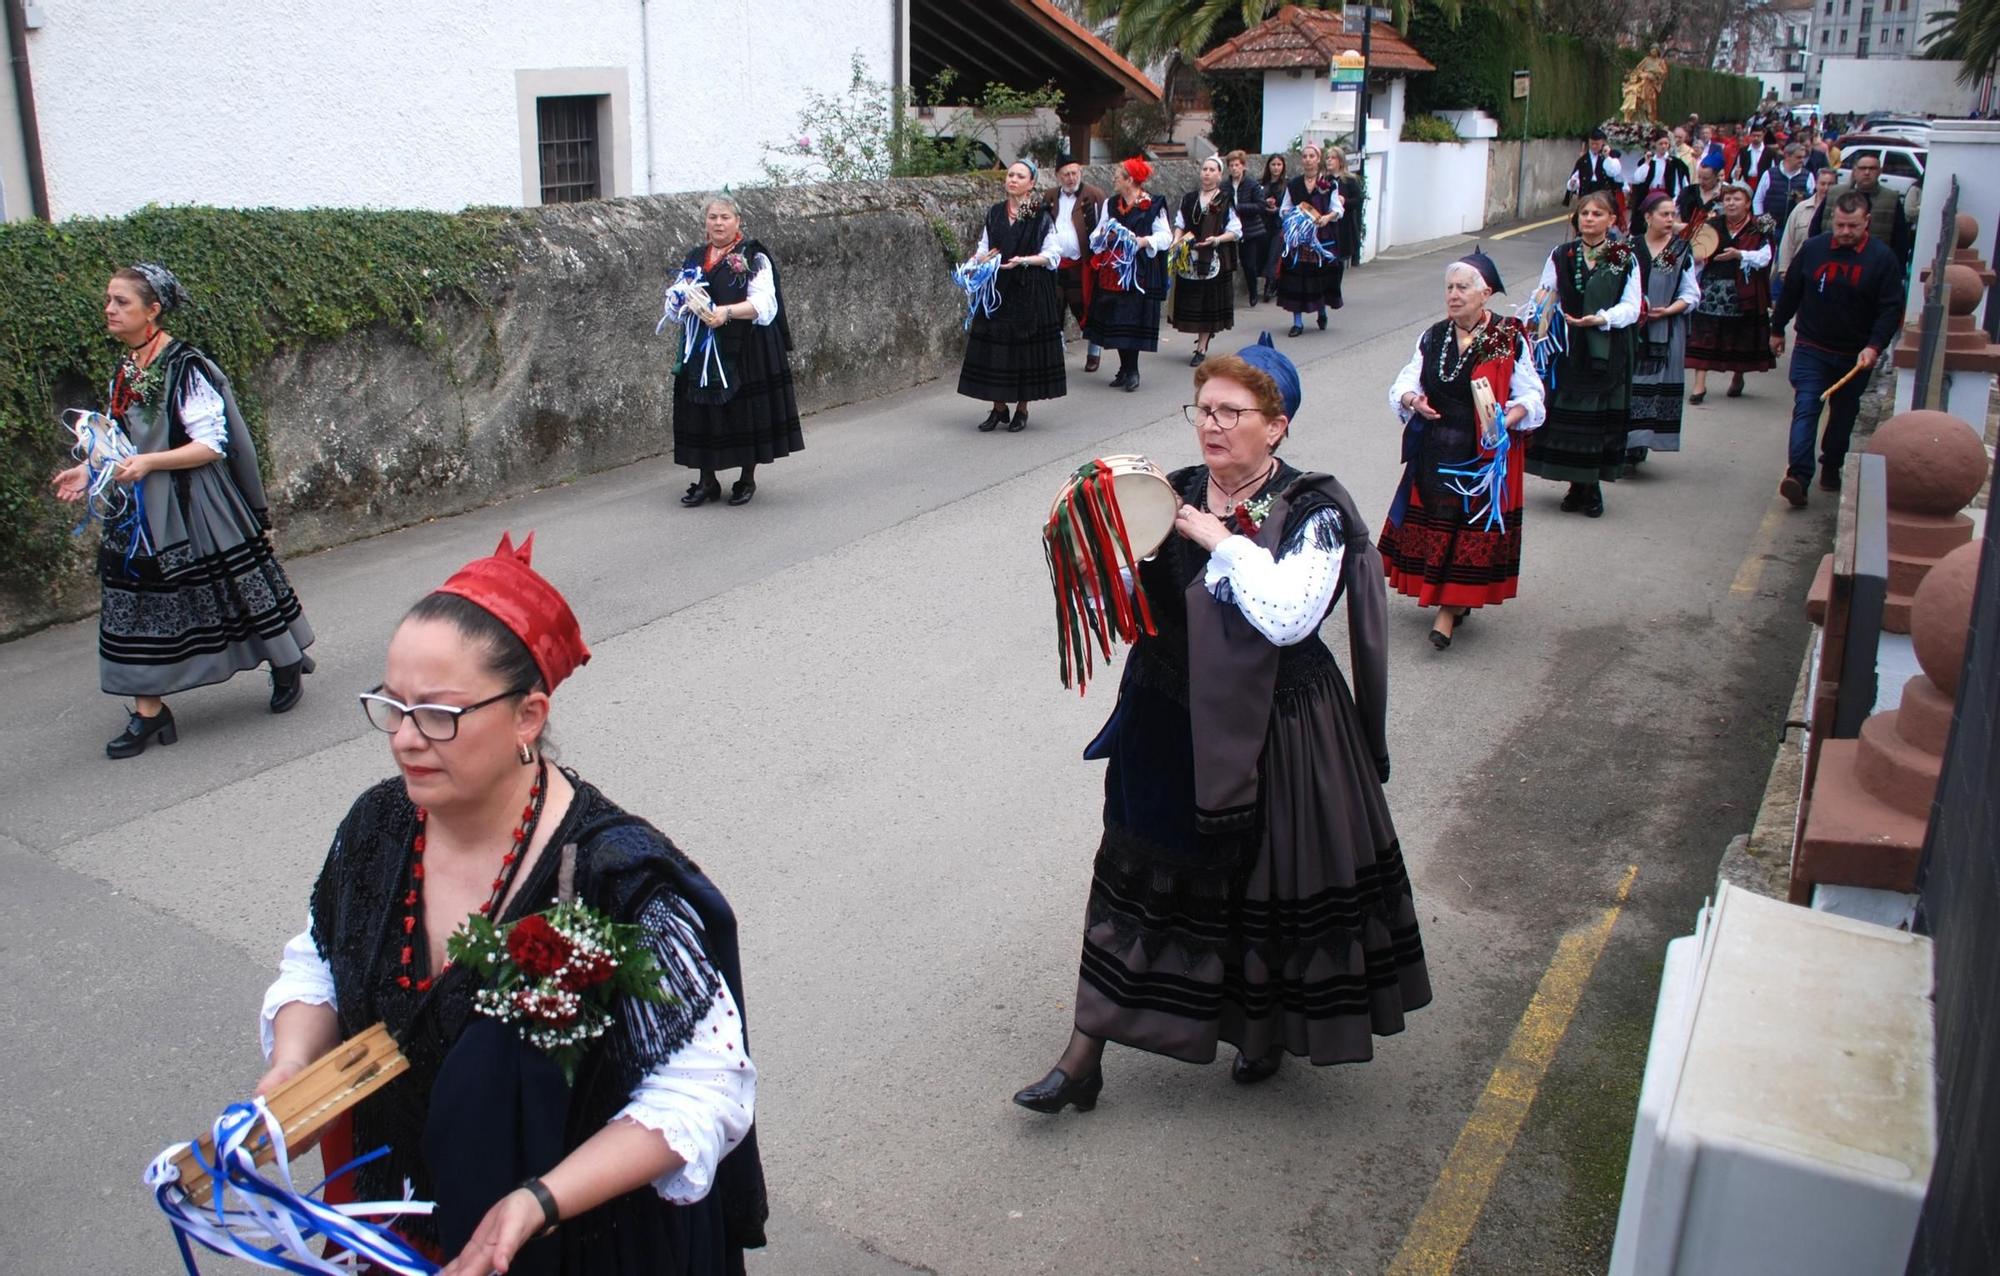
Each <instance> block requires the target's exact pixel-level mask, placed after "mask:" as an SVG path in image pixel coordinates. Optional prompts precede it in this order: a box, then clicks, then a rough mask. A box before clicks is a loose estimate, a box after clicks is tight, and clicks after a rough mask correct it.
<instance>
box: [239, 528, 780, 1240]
mask: <svg viewBox="0 0 2000 1276" xmlns="http://www.w3.org/2000/svg"><path fill="white" fill-rule="evenodd" d="M529 539H530V541H532V539H533V538H532V537H530V538H529ZM528 555H529V543H528V542H524V543H523V544H522V545H521V547H520V548H519V549H518V550H516V549H515V548H514V546H513V545H512V544H511V542H510V541H509V540H507V539H502V540H501V542H500V548H499V550H498V551H497V552H495V553H494V555H493V556H491V557H489V558H482V559H478V560H475V561H474V562H472V563H470V564H468V565H467V566H466V567H465V568H464V569H463V570H462V571H460V572H459V573H458V574H457V575H455V576H453V577H452V578H451V579H450V580H448V581H446V582H445V583H444V585H443V586H441V587H440V588H439V589H438V590H437V591H436V592H434V593H432V594H430V595H428V596H426V597H425V598H423V599H422V600H421V601H419V602H418V603H417V605H416V606H415V607H413V608H411V610H410V612H409V614H408V615H407V616H405V617H404V618H403V622H402V624H401V625H399V626H398V627H397V629H396V632H395V635H394V637H392V638H391V639H390V642H389V650H388V658H387V660H386V662H385V663H384V666H383V675H382V682H381V684H380V685H379V686H377V687H376V688H375V689H374V690H372V691H370V692H368V693H367V694H365V695H363V696H362V697H361V707H362V709H363V711H364V712H365V713H366V714H367V717H368V721H369V722H370V723H371V724H372V725H373V726H375V727H377V728H378V729H380V730H382V731H383V732H385V733H387V734H388V736H389V752H390V756H391V757H392V758H393V759H394V761H395V763H396V767H397V770H398V771H399V772H400V774H399V775H398V776H397V777H396V778H393V779H389V780H384V781H382V782H381V783H380V784H377V785H376V786H374V787H373V788H371V789H369V790H368V791H367V792H366V793H364V794H362V795H361V797H360V799H359V800H357V801H356V802H355V803H354V805H353V807H352V808H351V809H350V810H349V811H348V813H347V817H346V819H344V820H342V821H341V825H340V829H339V831H338V833H336V835H335V837H334V840H333V847H332V849H331V850H330V851H329V852H328V854H327V858H326V865H325V867H324V868H323V869H322V870H321V872H320V876H319V881H318V884H317V885H316V886H315V887H314V888H313V892H312V899H311V908H310V924H309V925H308V927H307V929H306V930H305V931H304V932H303V933H301V934H300V935H298V936H297V937H296V938H294V939H293V940H292V941H291V943H289V944H287V945H286V947H285V953H284V958H283V961H282V963H281V965H280V969H279V975H278V980H277V982H276V983H274V984H273V985H272V986H271V988H270V990H269V992H267V993H266V994H265V999H264V1016H263V1041H264V1053H265V1057H266V1059H267V1060H268V1061H269V1064H270V1068H269V1071H268V1072H266V1073H265V1075H264V1078H263V1080H262V1081H261V1082H260V1083H259V1084H258V1092H259V1093H260V1094H261V1093H267V1092H268V1091H270V1090H271V1089H272V1088H274V1087H276V1086H278V1085H280V1084H282V1083H283V1082H285V1081H286V1080H289V1079H290V1078H291V1077H292V1076H294V1075H296V1074H297V1073H298V1072H299V1071H300V1070H301V1069H303V1068H304V1067H305V1066H306V1065H307V1064H309V1063H311V1062H312V1061H313V1060H314V1059H317V1058H318V1057H319V1056H321V1055H323V1054H325V1053H326V1052H328V1051H329V1050H331V1049H333V1048H334V1047H335V1046H336V1045H338V1044H339V1043H340V1042H341V1041H343V1040H345V1039H347V1038H349V1037H352V1036H355V1035H356V1034H358V1033H360V1032H362V1031H363V1030H365V1029H367V1028H368V1027H370V1026H371V1025H373V1024H376V1023H378V1022H379V1023H385V1024H386V1025H387V1026H388V1029H389V1031H390V1033H391V1035H393V1036H394V1037H395V1039H396V1041H397V1044H398V1045H399V1046H400V1047H401V1049H402V1052H403V1054H404V1055H405V1056H406V1057H407V1058H408V1059H409V1061H410V1069H409V1071H408V1072H407V1073H405V1074H404V1075H403V1076H401V1077H399V1078H398V1079H396V1080H395V1081H393V1082H391V1083H390V1084H389V1085H388V1086H386V1087H384V1088H383V1089H382V1090H381V1091H379V1092H377V1093H376V1094H374V1095H372V1096H371V1097H369V1098H368V1099H366V1100H364V1101H363V1102H362V1103H361V1104H360V1105H359V1106H358V1107H356V1108H355V1109H354V1111H353V1113H352V1114H351V1115H352V1117H353V1126H352V1133H353V1140H354V1145H355V1147H356V1149H358V1150H359V1151H362V1152H369V1151H373V1150H374V1149H376V1148H386V1149H387V1153H386V1155H384V1156H382V1157H380V1158H378V1159H377V1160H375V1161H372V1162H370V1163H369V1164H366V1165H363V1166H361V1167H360V1168H359V1169H358V1170H356V1171H355V1173H354V1184H355V1190H356V1191H357V1193H358V1194H359V1195H360V1196H361V1197H362V1198H364V1199H370V1200H379V1199H397V1198H400V1197H401V1196H403V1194H404V1189H403V1184H404V1183H405V1182H408V1183H409V1184H410V1185H411V1188H412V1189H413V1191H414V1193H415V1195H416V1197H417V1198H419V1199H422V1200H430V1201H436V1202H437V1204H438V1209H437V1213H436V1214H435V1215H432V1216H429V1217H425V1216H421V1215H410V1216H406V1218H405V1220H404V1222H403V1223H402V1224H401V1227H402V1229H403V1230H404V1231H405V1233H406V1235H407V1236H408V1239H410V1240H411V1241H412V1242H413V1243H414V1244H416V1245H418V1246H419V1247H420V1248H423V1249H425V1250H427V1251H431V1252H433V1253H434V1255H435V1256H436V1257H437V1258H438V1259H439V1260H440V1261H442V1260H444V1259H448V1258H449V1259H453V1260H454V1261H452V1262H451V1264H450V1265H449V1266H448V1267H447V1268H446V1269H445V1271H446V1273H447V1274H448V1276H464V1274H465V1273H476V1274H477V1276H486V1274H487V1273H489V1272H492V1271H495V1270H506V1271H510V1272H515V1273H523V1272H546V1273H590V1274H591V1276H598V1274H599V1273H620V1272H641V1271H644V1272H666V1271H671V1272H676V1273H688V1274H690V1276H709V1274H711V1273H713V1274H715V1276H721V1274H723V1273H740V1272H741V1271H742V1270H743V1253H742V1251H743V1250H744V1249H745V1248H751V1247H755V1246H757V1245H761V1244H762V1243H763V1221H764V1214H765V1206H764V1185H763V1171H762V1169H761V1168H760V1166H759V1163H758V1158H757V1150H756V1143H755V1134H754V1131H753V1130H752V1128H751V1120H752V1114H753V1108H754V1104H755V1094H756V1076H757V1074H756V1069H755V1068H754V1067H753V1066H752V1065H751V1063H750V1060H749V1057H748V1043H747V1041H746V1039H745V1035H744V1026H743V1015H742V1010H741V997H742V982H741V978H740V973H739V970H738V966H737V954H736V923H735V918H734V915H733V914H732V913H731V912H730V910H729V905H728V904H727V902H726V901H724V900H723V898H722V896H721V894H720V893H719V892H717V891H716V889H715V887H714V886H713V885H711V884H710V883H709V881H708V879H707V878H706V877H704V876H703V875H702V873H701V871H700V870H699V869H698V868H696V867H695V866H694V864H693V863H691V862H690V861H689V860H688V859H687V858H686V857H685V856H683V855H682V854H681V853H680V851H678V850H677V849H675V847H674V845H673V843H672V842H670V841H668V840H667V838H666V837H665V836H664V835H662V834H661V833H659V832H658V831H657V830H655V829H654V828H653V827H652V826H651V825H649V824H647V823H646V822H645V821H644V820H642V819H640V818H638V817H636V816H632V815H627V814H626V813H625V812H623V811H621V810H620V809H619V808H618V807H617V806H616V805H614V804H613V803H612V802H611V800H610V799H609V798H607V797H605V796H604V795H603V794H602V793H599V792H598V791H597V790H596V789H595V788H594V787H592V786H591V785H590V784H589V782H587V781H585V780H584V779H582V778H581V777H580V776H578V775H577V774H576V773H575V772H572V771H567V770H562V769H558V768H552V767H551V766H550V765H549V763H548V760H547V758H546V756H545V755H544V753H543V740H544V735H545V732H546V730H547V727H548V723H549V714H550V708H551V700H550V696H551V693H552V692H554V690H555V689H556V687H557V686H558V685H559V684H560V683H561V682H562V681H563V679H565V678H566V677H568V676H569V674H570V673H571V672H572V671H574V670H575V669H576V668H577V667H578V666H579V665H581V664H583V663H584V662H586V661H587V660H589V659H590V651H589V648H587V647H586V646H585V645H584V642H583V635H582V633H581V632H580V630H579V629H578V627H577V623H576V618H575V616H574V615H572V614H571V612H570V609H569V604H568V603H567V602H565V601H564V600H563V597H562V595H561V594H559V593H557V592H556V590H555V588H554V587H553V586H552V585H550V584H549V583H548V581H546V580H544V579H543V578H542V577H541V576H540V575H538V574H537V573H536V572H535V571H534V569H533V568H532V567H531V566H530V565H529V559H528ZM558 902H575V903H580V904H582V905H584V906H586V907H588V908H590V909H592V910H594V911H596V912H597V913H599V914H601V915H603V916H605V917H607V918H609V919H610V920H612V921H614V922H618V923H623V924H628V925H632V926H636V927H637V928H638V929H639V933H640V935H641V936H642V939H643V943H644V946H645V947H646V949H647V950H648V951H649V952H650V953H651V955H652V957H653V959H654V961H655V962H656V963H657V964H658V966H659V968H660V971H661V983H662V986H663V990H664V992H665V993H666V994H667V996H666V998H665V999H664V1000H660V1001H644V1000H639V999H635V998H632V997H629V996H628V997H620V998H619V999H618V1000H617V1002H616V1003H615V1005H614V1006H613V1007H611V1010H612V1015H613V1022H612V1024H611V1026H610V1027H609V1028H607V1029H606V1030H605V1032H604V1033H603V1035H602V1036H600V1037H598V1038H597V1039H596V1040H595V1041H594V1042H593V1043H591V1044H590V1045H589V1046H588V1048H587V1053H585V1054H584V1055H583V1057H582V1059H581V1061H580V1062H579V1063H577V1065H576V1067H575V1071H574V1082H573V1083H571V1082H570V1081H568V1080H566V1079H565V1077H564V1074H563V1072H562V1071H561V1070H560V1069H559V1068H558V1066H557V1064H556V1063H555V1062H554V1061H552V1060H551V1058H550V1057H549V1056H548V1055H546V1054H543V1053H542V1052H541V1051H540V1050H538V1049H536V1048H534V1047H532V1046H530V1045H527V1044H525V1043H524V1041H523V1039H522V1037H521V1036H519V1035H518V1034H517V1029H516V1028H515V1026H514V1025H512V1024H509V1023H503V1022H502V1021H501V1020H499V1019H495V1018H489V1017H486V1016H485V1015H483V1014H481V1013H479V1012H478V1011H477V1010H476V1009H475V1005H476V1001H475V995H476V994H477V993H479V992H480V991H481V990H482V985H483V984H484V983H485V977H484V976H482V975H481V974H479V973H478V972H477V971H475V970H474V969H472V968H471V967H469V966H461V965H454V964H453V962H452V961H451V960H449V959H448V957H447V947H446V941H447V939H448V938H449V937H450V936H451V935H452V934H453V933H454V932H456V931H458V930H459V929H460V927H461V926H462V925H463V924H464V923H466V922H467V921H468V920H470V919H472V918H474V917H487V918H491V919H493V920H495V921H498V922H500V923H501V924H503V925H505V924H508V923H515V922H519V921H520V920H521V919H523V918H526V917H529V916H531V915H534V914H540V913H543V912H545V911H547V910H548V909H549V908H551V907H552V906H553V905H555V904H557V903H558ZM510 947H511V945H510ZM524 960H525V959H524ZM557 1222H561V1223H562V1224H563V1226H562V1227H561V1229H560V1230H557V1231H554V1232H553V1233H552V1234H550V1233H549V1229H550V1228H552V1227H553V1226H554V1225H555V1224H556V1223H557ZM545 1235H546V1239H543V1237H544V1236H545Z"/></svg>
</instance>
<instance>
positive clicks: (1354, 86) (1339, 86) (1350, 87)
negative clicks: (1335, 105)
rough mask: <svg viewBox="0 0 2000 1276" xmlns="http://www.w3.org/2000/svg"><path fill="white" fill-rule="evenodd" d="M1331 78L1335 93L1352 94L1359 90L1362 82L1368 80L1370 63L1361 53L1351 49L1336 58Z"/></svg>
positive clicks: (1330, 74)
mask: <svg viewBox="0 0 2000 1276" xmlns="http://www.w3.org/2000/svg"><path fill="white" fill-rule="evenodd" d="M1329 76H1330V83H1331V85H1332V88H1333V91H1334V92H1336V93H1351V92H1354V91H1357V90H1359V89H1360V87H1361V82H1362V81H1363V80H1365V79H1367V78H1368V63H1367V61H1366V60H1365V59H1363V58H1362V56H1361V55H1360V54H1359V53H1357V52H1356V51H1354V50H1353V49H1349V50H1347V51H1346V52H1345V53H1341V54H1337V55H1336V56H1335V57H1334V59H1333V67H1332V70H1331V71H1330V72H1329Z"/></svg>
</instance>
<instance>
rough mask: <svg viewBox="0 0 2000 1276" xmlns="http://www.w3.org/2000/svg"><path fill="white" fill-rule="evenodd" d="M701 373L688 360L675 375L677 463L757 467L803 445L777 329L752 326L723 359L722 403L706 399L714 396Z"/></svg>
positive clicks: (694, 466) (717, 467)
mask: <svg viewBox="0 0 2000 1276" xmlns="http://www.w3.org/2000/svg"><path fill="white" fill-rule="evenodd" d="M700 371H701V369H700V367H699V365H698V364H696V363H695V362H693V361H690V362H689V364H688V366H686V367H684V368H682V369H681V370H680V371H679V372H678V373H676V374H675V376H674V463H675V464H676V465H685V466H687V467H689V468H690V469H699V470H720V469H729V468H732V467H735V466H739V465H761V464H763V463H764V462H766V461H775V460H777V459H778V458H779V457H781V456H790V455H791V454H792V453H794V452H797V451H800V450H802V449H803V448H804V447H805V445H806V441H805V432H804V430H803V429H802V428H801V427H800V425H799V405H798V399H797V397H796V396H795V395H794V394H793V392H792V369H791V365H790V362H789V360H788V359H787V358H786V355H785V346H784V341H783V340H782V339H781V338H780V337H779V336H778V333H777V332H776V330H775V329H773V328H771V327H769V326H762V325H759V326H754V327H753V329H752V330H751V331H750V332H748V333H747V334H745V336H744V339H743V342H742V344H741V345H740V346H739V347H738V348H737V351H736V357H735V358H734V359H733V360H726V361H725V366H724V371H725V372H726V373H727V374H728V377H729V384H730V392H729V397H728V400H727V401H726V402H723V403H714V402H706V401H705V400H708V399H712V398H714V397H717V396H716V393H715V390H714V389H713V388H712V387H710V388H704V387H702V386H701V385H700Z"/></svg>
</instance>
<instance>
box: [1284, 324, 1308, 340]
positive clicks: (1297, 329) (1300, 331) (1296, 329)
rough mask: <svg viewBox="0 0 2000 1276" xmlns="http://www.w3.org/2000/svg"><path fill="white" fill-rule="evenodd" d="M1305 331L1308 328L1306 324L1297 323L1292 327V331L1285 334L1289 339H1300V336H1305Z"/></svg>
mask: <svg viewBox="0 0 2000 1276" xmlns="http://www.w3.org/2000/svg"><path fill="white" fill-rule="evenodd" d="M1305 330H1306V326H1305V325H1304V324H1302V323H1295V324H1293V325H1292V327H1291V330H1290V331H1289V332H1287V333H1285V335H1286V336H1288V337H1298V336H1303V335H1304V334H1305Z"/></svg>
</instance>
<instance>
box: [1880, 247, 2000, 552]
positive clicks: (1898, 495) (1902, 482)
mask: <svg viewBox="0 0 2000 1276" xmlns="http://www.w3.org/2000/svg"><path fill="white" fill-rule="evenodd" d="M1967 273H1970V272H1967ZM1867 450H1868V451H1870V452H1873V453H1875V454H1876V455H1878V456H1880V457H1881V458H1882V463H1883V469H1884V471H1885V473H1886V475H1887V478H1888V482H1889V508H1891V509H1894V510H1901V511H1905V512H1908V513H1913V514H1929V515H1932V516H1935V517H1938V518H1949V517H1951V516H1952V515H1954V514H1956V513H1958V511H1960V510H1962V509H1964V508H1965V506H1966V503H1967V502H1969V501H1971V500H1972V498H1973V497H1975V496H1977V495H1978V494H1979V489H1980V487H1981V485H1982V484H1984V483H1985V481H1986V468H1987V461H1986V448H1985V447H1984V446H1983V445H1982V444H1981V443H1980V442H1979V436H1978V435H1977V434H1974V433H1973V431H1972V427H1971V426H1969V425H1967V424H1966V423H1965V422H1964V421H1962V420H1960V419H1959V418H1958V417H1955V416H1953V415H1952V414H1951V413H1949V412H1935V411H1931V410H1929V409H1918V410H1916V411H1914V412H1899V413H1897V414H1896V415H1895V416H1893V417H1890V418H1889V419H1888V420H1887V421H1884V422H1883V423H1882V425H1881V427H1880V428H1879V429H1877V430H1876V431H1875V434H1874V437H1873V438H1871V439H1869V440H1868V447H1867Z"/></svg>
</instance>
